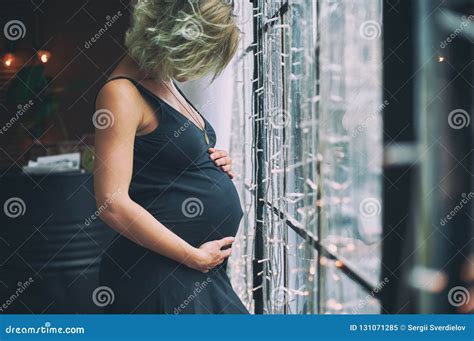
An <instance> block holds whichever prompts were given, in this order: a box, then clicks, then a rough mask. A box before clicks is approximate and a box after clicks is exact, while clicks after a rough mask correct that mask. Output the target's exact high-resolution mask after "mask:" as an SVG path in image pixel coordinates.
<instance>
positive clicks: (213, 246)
mask: <svg viewBox="0 0 474 341" xmlns="http://www.w3.org/2000/svg"><path fill="white" fill-rule="evenodd" d="M234 241H235V238H234V237H226V238H222V239H220V240H213V241H211V242H207V243H204V244H202V245H201V246H200V247H199V248H197V249H196V251H195V256H194V257H192V258H191V259H189V261H188V262H187V264H186V265H187V266H188V267H190V268H192V269H195V270H198V271H201V272H204V273H206V272H209V270H211V269H213V268H215V267H216V266H218V265H220V264H222V263H223V262H224V261H225V260H226V258H227V257H229V256H230V255H231V253H232V248H231V246H232V243H233V242H234Z"/></svg>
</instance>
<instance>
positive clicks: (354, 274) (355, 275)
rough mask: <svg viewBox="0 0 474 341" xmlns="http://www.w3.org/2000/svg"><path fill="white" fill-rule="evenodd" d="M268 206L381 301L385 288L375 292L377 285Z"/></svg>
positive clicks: (322, 254) (277, 210)
mask: <svg viewBox="0 0 474 341" xmlns="http://www.w3.org/2000/svg"><path fill="white" fill-rule="evenodd" d="M266 205H267V206H268V207H270V208H271V209H272V211H273V213H275V214H276V215H277V216H278V217H279V218H280V219H281V220H284V222H285V224H286V225H287V226H288V227H289V228H291V229H292V230H293V231H295V232H296V233H297V234H298V235H299V236H300V237H301V238H303V239H304V240H306V241H307V243H308V245H311V246H312V247H314V248H315V249H316V250H317V251H318V253H320V254H321V256H323V257H326V258H328V259H330V260H333V261H335V262H336V264H337V265H336V266H337V268H338V269H339V270H341V271H342V272H343V273H344V274H345V275H346V276H348V277H349V278H350V279H352V280H353V281H354V282H356V283H357V284H358V285H360V286H361V287H362V288H363V289H364V290H365V291H367V292H368V293H370V294H371V295H373V296H374V298H376V299H380V294H381V293H382V291H383V288H381V289H380V290H377V292H375V290H374V288H376V287H377V285H376V284H374V283H370V282H369V281H367V280H366V279H365V278H364V277H363V276H361V275H360V274H359V273H358V272H357V271H355V270H354V269H352V268H351V267H350V266H349V265H347V264H346V262H345V261H344V260H342V259H341V258H339V257H338V256H337V255H336V254H334V253H333V252H331V251H329V250H328V249H327V248H326V247H325V246H324V245H322V244H321V243H320V242H319V240H317V239H316V238H315V237H314V236H312V235H311V234H310V233H308V231H305V230H304V229H303V228H301V227H300V226H297V224H296V223H294V222H292V221H291V220H290V219H288V217H287V216H286V215H285V213H284V212H282V211H280V210H279V209H278V208H276V207H274V206H272V205H271V203H269V202H266Z"/></svg>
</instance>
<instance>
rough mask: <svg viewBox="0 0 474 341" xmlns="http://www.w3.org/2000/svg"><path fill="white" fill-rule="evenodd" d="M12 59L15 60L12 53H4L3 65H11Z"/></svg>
mask: <svg viewBox="0 0 474 341" xmlns="http://www.w3.org/2000/svg"><path fill="white" fill-rule="evenodd" d="M14 61H15V58H14V56H13V54H11V53H7V54H5V55H4V56H3V58H2V62H3V65H5V66H6V67H10V66H12V65H13V62H14Z"/></svg>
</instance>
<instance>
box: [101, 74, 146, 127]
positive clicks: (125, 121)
mask: <svg viewBox="0 0 474 341" xmlns="http://www.w3.org/2000/svg"><path fill="white" fill-rule="evenodd" d="M141 108H142V98H141V95H140V93H139V91H138V90H137V88H136V87H135V85H134V84H133V83H132V82H130V81H129V80H127V79H116V80H113V81H110V82H108V83H106V84H105V85H104V86H103V87H102V89H100V91H99V93H98V95H97V100H96V103H95V110H96V113H97V112H99V111H102V112H105V113H108V114H109V115H112V116H113V117H112V119H113V121H114V122H115V123H116V128H119V127H120V126H121V127H126V126H129V127H133V128H134V129H137V128H138V126H139V125H140V122H141V121H142V110H141Z"/></svg>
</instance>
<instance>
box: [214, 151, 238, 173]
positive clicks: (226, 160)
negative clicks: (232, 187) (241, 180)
mask: <svg viewBox="0 0 474 341" xmlns="http://www.w3.org/2000/svg"><path fill="white" fill-rule="evenodd" d="M208 153H209V157H210V158H211V160H212V161H214V164H215V165H216V166H217V167H219V168H220V169H222V170H223V171H224V172H226V173H227V175H228V176H229V178H231V179H233V178H234V177H235V175H234V173H233V172H232V159H231V158H230V157H229V154H228V153H227V152H226V151H225V150H217V149H215V148H209V149H208Z"/></svg>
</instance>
